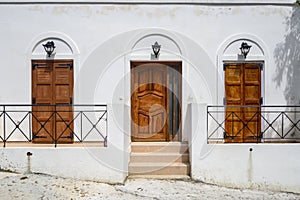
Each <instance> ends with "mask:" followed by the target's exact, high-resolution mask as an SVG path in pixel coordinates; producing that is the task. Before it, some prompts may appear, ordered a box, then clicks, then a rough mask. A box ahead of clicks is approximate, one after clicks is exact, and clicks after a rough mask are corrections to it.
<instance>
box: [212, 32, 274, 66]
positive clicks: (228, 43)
mask: <svg viewBox="0 0 300 200" xmlns="http://www.w3.org/2000/svg"><path fill="white" fill-rule="evenodd" d="M237 41H249V42H251V43H253V44H255V45H256V46H257V47H258V48H259V49H260V50H261V52H262V54H263V57H264V60H267V59H268V58H269V55H270V54H269V52H268V47H267V45H266V44H265V43H264V42H263V41H262V40H261V39H260V38H259V37H257V36H256V35H252V34H248V33H239V34H235V35H231V36H229V37H228V38H226V39H225V41H224V42H223V43H222V44H221V45H220V46H219V48H218V50H217V59H221V61H222V60H223V55H224V52H225V51H226V50H227V49H228V48H229V47H230V46H231V45H232V44H233V43H235V42H237Z"/></svg>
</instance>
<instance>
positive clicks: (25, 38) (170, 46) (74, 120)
mask: <svg viewBox="0 0 300 200" xmlns="http://www.w3.org/2000/svg"><path fill="white" fill-rule="evenodd" d="M0 35H1V37H0V41H1V42H0V44H1V45H0V56H1V61H2V64H1V67H0V71H1V75H2V78H1V79H0V85H1V87H0V104H1V108H0V109H1V115H0V121H1V123H0V130H1V132H0V135H1V140H2V143H1V144H3V146H5V147H4V148H1V149H0V151H1V161H0V169H4V170H11V171H17V172H39V173H47V174H53V175H58V176H63V177H74V178H80V179H89V180H96V181H104V182H110V183H122V182H124V181H125V180H126V177H127V176H128V166H129V162H130V153H131V144H132V142H133V141H144V142H153V141H155V142H160V141H163V142H172V141H173V140H174V141H176V142H187V143H188V145H189V161H190V176H191V178H193V179H195V180H200V181H204V182H208V183H213V184H218V185H223V186H230V187H239V188H260V189H270V190H280V191H289V192H300V189H299V188H300V161H299V160H298V159H297V158H298V154H299V153H300V146H299V144H298V143H297V142H299V141H300V135H299V131H300V125H299V124H298V122H299V113H298V112H299V108H300V107H298V105H299V103H300V93H299V87H300V81H299V80H300V79H299V78H300V73H299V68H300V37H299V36H300V7H299V6H297V5H296V2H295V1H294V0H264V1H263V0H247V1H246V0H238V1H230V0H226V1H221V0H220V1H218V0H206V1H204V0H194V1H192V0H186V1H179V0H178V1H177V0H166V1H155V0H148V1H147V0H141V1H131V0H119V1H115V0H112V1H106V0H105V1H100V0H99V1H98V0H95V1H88V2H87V1H72V0H65V1H58V0H41V1H33V0H11V1H2V2H0ZM51 41H53V43H54V45H55V49H54V51H53V52H52V53H51V55H50V56H48V54H47V53H46V52H45V49H44V47H43V45H45V44H46V43H47V42H51ZM155 42H157V43H158V45H161V46H160V51H159V53H158V54H157V55H155V53H154V52H153V49H152V45H154V44H155ZM242 43H247V44H248V45H250V46H251V48H250V51H249V53H248V54H247V55H246V56H245V55H243V54H242V53H241V49H240V48H241V44H242ZM49 66H50V67H49ZM154 66H156V67H157V66H161V67H157V68H156V67H154ZM153 69H154V70H153ZM171 73H172V74H173V75H172V76H171V75H170V74H171ZM145 77H146V78H145ZM149 77H150V78H149ZM143 85H146V86H145V88H146V89H145V88H143ZM141 88H142V89H141ZM151 88H152V89H151ZM166 88H167V89H166ZM151 95H152V96H151ZM154 95H156V96H155V97H154ZM160 95H161V96H160ZM147 96H149V98H148V97H147ZM143 98H145V99H143ZM136 102H138V103H136ZM149 102H154V103H152V104H151V105H150V107H151V109H152V110H151V109H150V111H149V110H147V112H146V114H143V108H144V107H147V106H149V105H148V104H150V103H149ZM32 104H33V105H32ZM46 104H47V105H46ZM48 104H51V106H49V105H48ZM59 104H61V105H59ZM65 104H68V105H70V106H66V105H65ZM62 105H63V106H62ZM155 106H157V108H156V107H155ZM230 106H232V107H230ZM66 107H67V108H66ZM50 108H51V109H52V110H51V111H49V110H48V109H50ZM161 108H162V111H161ZM53 109H54V110H53ZM60 109H62V110H63V111H62V110H60ZM135 109H136V110H135ZM66 110H67V111H68V112H67V111H66ZM47 112H49V113H50V114H49V113H48V114H45V113H47ZM53 113H54V114H53ZM66 113H68V114H66ZM70 113H72V114H70ZM136 113H138V114H136ZM140 113H141V114H140ZM149 113H150V114H149ZM241 113H242V114H241ZM247 113H248V114H247ZM248 115H249V116H248ZM53 116H55V117H53ZM59 124H60V125H59ZM145 124H148V125H147V126H146V127H144V126H145ZM234 124H235V126H234ZM136 125H137V126H136ZM139 127H142V128H139ZM151 127H152V128H151ZM229 129H230V130H229ZM58 130H61V132H59V133H58ZM149 130H151V136H149V137H150V139H149V138H145V137H144V135H145V134H146V135H147V134H148V132H147V131H149ZM231 130H232V131H231ZM161 131H162V132H161ZM54 132H55V134H56V133H58V136H57V135H54ZM154 132H155V133H156V134H154ZM171 132H172V134H171ZM173 132H174V133H173ZM176 134H177V135H176ZM57 138H58V139H57ZM56 139H57V140H56ZM49 141H50V142H49ZM97 142H98V143H97ZM49 143H51V144H49ZM53 143H55V145H52V144H53ZM62 143H63V144H62ZM70 143H71V144H70ZM27 153H31V154H32V155H30V156H28V154H27Z"/></svg>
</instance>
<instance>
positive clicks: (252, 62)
mask: <svg viewBox="0 0 300 200" xmlns="http://www.w3.org/2000/svg"><path fill="white" fill-rule="evenodd" d="M231 64H233V65H237V64H242V65H244V64H258V65H259V66H260V80H259V81H260V96H261V97H260V98H261V103H260V106H261V105H263V103H264V66H265V62H264V61H263V60H257V61H255V60H253V61H223V87H224V93H223V96H224V99H223V104H224V106H226V89H225V85H226V84H225V81H226V78H225V70H226V69H225V68H226V65H231ZM243 76H244V74H243ZM243 92H244V91H243ZM259 110H260V112H261V109H259ZM224 111H225V110H224ZM225 113H226V111H225ZM225 123H226V120H225ZM259 126H260V130H263V128H264V127H263V123H261V119H260V122H259ZM243 142H244V138H243ZM259 142H261V139H260V141H259ZM256 143H257V141H256Z"/></svg>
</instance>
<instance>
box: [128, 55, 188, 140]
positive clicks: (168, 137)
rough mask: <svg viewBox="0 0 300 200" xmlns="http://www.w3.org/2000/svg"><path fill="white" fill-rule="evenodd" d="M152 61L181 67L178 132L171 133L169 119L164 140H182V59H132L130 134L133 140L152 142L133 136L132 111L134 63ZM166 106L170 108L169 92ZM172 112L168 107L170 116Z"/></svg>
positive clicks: (139, 63) (179, 70)
mask: <svg viewBox="0 0 300 200" xmlns="http://www.w3.org/2000/svg"><path fill="white" fill-rule="evenodd" d="M151 63H154V64H155V63H157V64H168V65H171V64H174V65H177V66H178V67H179V69H178V70H177V71H178V72H179V73H180V76H179V79H178V80H179V85H178V90H179V91H178V93H179V99H178V100H179V111H178V112H179V114H178V125H179V127H178V133H177V134H176V135H175V137H174V135H172V134H170V133H169V131H168V130H169V121H168V120H167V121H166V123H167V125H166V126H167V132H166V138H165V139H164V140H163V141H164V142H169V141H181V140H182V123H183V122H182V109H183V105H182V92H183V91H182V89H183V87H182V79H183V78H182V71H183V67H182V66H183V63H182V61H181V60H174V61H173V60H171V61H156V60H155V61H153V60H152V61H149V60H148V61H140V60H130V64H129V66H130V81H129V85H130V97H129V99H130V127H131V128H130V130H131V132H130V135H131V141H145V142H151V139H150V140H147V139H138V140H136V139H134V138H133V131H134V130H133V128H132V126H133V121H132V118H131V116H132V111H133V107H132V99H131V94H133V78H132V77H133V74H132V69H133V68H134V66H133V64H138V65H141V64H151ZM166 107H167V108H169V95H168V94H167V100H166ZM169 115H170V113H169V109H167V116H169Z"/></svg>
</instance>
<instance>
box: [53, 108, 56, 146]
mask: <svg viewBox="0 0 300 200" xmlns="http://www.w3.org/2000/svg"><path fill="white" fill-rule="evenodd" d="M53 116H54V119H53V121H54V147H55V148H56V147H57V133H56V104H55V105H54V115H53Z"/></svg>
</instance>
